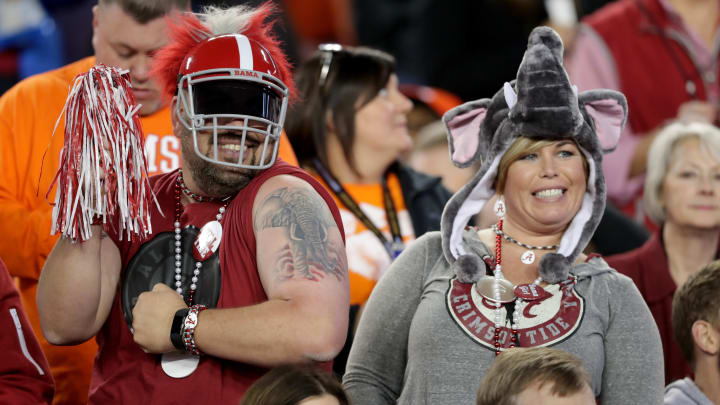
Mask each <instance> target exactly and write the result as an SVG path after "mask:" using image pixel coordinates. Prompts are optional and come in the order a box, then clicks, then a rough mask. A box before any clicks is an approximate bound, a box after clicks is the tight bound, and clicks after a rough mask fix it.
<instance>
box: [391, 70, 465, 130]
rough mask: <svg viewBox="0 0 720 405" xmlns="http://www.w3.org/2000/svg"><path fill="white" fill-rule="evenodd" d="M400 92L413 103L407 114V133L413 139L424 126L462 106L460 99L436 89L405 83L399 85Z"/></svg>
mask: <svg viewBox="0 0 720 405" xmlns="http://www.w3.org/2000/svg"><path fill="white" fill-rule="evenodd" d="M400 92H402V94H404V95H405V97H407V98H409V99H410V100H411V101H412V102H413V108H412V110H410V112H409V113H408V131H410V136H412V137H413V138H414V137H415V135H417V133H418V131H420V129H422V128H423V127H424V126H426V125H428V124H430V123H432V122H434V121H437V120H439V119H440V118H442V116H443V114H445V112H446V111H448V110H449V109H451V108H453V107H457V106H459V105H460V104H462V100H461V99H460V97H458V96H456V95H454V94H452V93H450V92H449V91H446V90H443V89H439V88H436V87H429V86H421V85H418V84H410V83H405V84H401V85H400Z"/></svg>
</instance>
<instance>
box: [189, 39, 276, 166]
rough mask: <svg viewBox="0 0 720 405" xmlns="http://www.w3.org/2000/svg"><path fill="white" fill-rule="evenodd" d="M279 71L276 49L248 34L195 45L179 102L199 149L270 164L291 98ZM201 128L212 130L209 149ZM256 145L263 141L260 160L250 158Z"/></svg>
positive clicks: (237, 162)
mask: <svg viewBox="0 0 720 405" xmlns="http://www.w3.org/2000/svg"><path fill="white" fill-rule="evenodd" d="M279 76H280V73H279V72H278V69H277V66H276V65H275V62H274V60H273V57H272V55H270V53H269V52H268V51H267V50H266V49H265V48H264V47H263V46H262V45H260V44H258V43H257V42H256V41H254V40H252V39H249V38H248V37H246V36H245V35H242V34H228V35H220V36H216V37H212V38H209V39H207V40H204V41H203V42H201V43H199V44H198V45H197V46H195V48H193V50H192V51H190V52H189V53H188V55H187V56H186V57H185V59H184V60H183V63H182V65H181V67H180V72H179V74H178V94H177V96H178V102H177V103H176V112H177V114H178V117H179V119H180V122H181V123H182V124H183V125H184V126H185V127H186V128H187V129H188V130H190V131H192V134H193V143H194V146H195V153H197V155H198V156H200V157H201V158H202V159H204V160H206V161H208V162H212V163H216V164H220V165H225V166H232V167H239V168H245V169H266V168H268V167H270V166H271V165H272V164H273V163H274V162H275V157H276V156H277V150H278V146H279V144H280V134H281V132H282V127H283V122H284V121H285V113H286V111H287V105H288V98H289V90H288V87H287V86H286V85H285V84H284V83H283V82H282V81H281V80H280V79H279ZM181 107H182V110H181ZM198 131H212V147H211V149H210V151H208V153H207V155H206V154H204V153H202V152H200V150H199V149H198V136H197V134H198ZM229 131H238V132H240V133H241V134H242V135H241V136H240V141H239V143H238V142H237V137H238V136H239V134H231V135H228V132H229ZM252 146H257V147H260V146H261V147H262V157H261V158H260V161H259V162H254V161H250V162H245V161H244V155H245V151H246V150H247V149H248V147H252ZM268 152H269V153H268Z"/></svg>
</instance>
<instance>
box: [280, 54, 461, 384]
mask: <svg viewBox="0 0 720 405" xmlns="http://www.w3.org/2000/svg"><path fill="white" fill-rule="evenodd" d="M295 80H296V83H297V86H298V90H299V93H300V99H301V100H302V102H300V103H298V104H297V105H296V106H295V108H294V109H292V110H291V111H290V112H289V113H288V119H287V124H286V126H285V128H286V131H287V134H288V138H289V139H290V141H291V142H292V144H293V147H294V148H295V151H296V153H297V156H298V160H299V161H300V163H301V165H302V166H303V167H304V168H305V169H307V170H309V171H310V172H311V173H312V174H313V175H314V176H315V177H316V178H317V179H318V180H320V181H321V182H322V183H323V184H324V185H325V186H326V187H327V188H328V189H329V190H330V191H331V192H332V193H333V195H334V196H335V201H336V203H337V204H338V206H339V207H340V212H341V214H342V218H343V226H344V228H345V234H346V249H347V255H348V268H349V269H350V304H351V316H350V325H351V326H350V329H351V331H352V329H353V326H352V325H353V323H354V321H355V318H356V315H357V311H359V309H360V306H361V305H363V304H364V303H365V301H367V299H368V297H369V296H370V292H371V291H372V289H373V288H374V287H375V284H376V283H377V281H378V279H380V277H381V276H382V275H383V273H384V272H385V270H386V269H387V268H388V266H389V265H390V263H391V262H392V261H393V260H394V259H395V258H396V257H397V256H398V255H399V254H400V252H401V251H402V250H404V249H405V247H406V246H407V244H409V243H410V242H411V241H413V240H414V239H415V238H416V237H418V236H420V235H422V234H424V233H425V232H427V231H432V230H438V229H440V214H441V212H442V209H443V207H444V205H445V202H446V201H447V200H448V198H449V197H450V193H448V191H447V190H446V189H445V188H443V187H442V185H441V184H440V179H437V178H431V177H428V176H425V175H423V174H420V173H417V172H415V171H414V170H412V169H410V168H409V167H407V166H405V165H404V164H402V163H400V162H398V158H399V157H400V156H401V155H402V154H403V153H404V152H406V151H408V150H410V148H411V147H412V139H411V138H410V135H409V134H408V129H407V118H406V116H407V113H408V111H410V108H411V106H412V104H411V102H410V100H408V99H407V98H406V97H405V96H404V95H403V94H402V93H400V91H399V90H398V82H397V76H396V75H395V64H394V59H393V58H392V56H390V55H388V54H386V53H384V52H381V51H377V50H374V49H369V48H348V47H344V48H343V47H341V46H340V45H337V44H331V45H326V46H325V47H323V48H322V49H321V50H320V51H318V52H316V53H315V55H313V57H311V58H310V59H308V60H307V61H306V62H305V63H303V64H302V65H300V67H299V68H298V70H297V73H296V77H295ZM351 342H352V333H350V334H349V336H348V340H347V343H346V345H345V349H343V352H341V353H340V355H339V356H338V357H337V358H336V359H335V370H336V372H337V373H338V374H340V375H342V373H343V372H344V368H345V357H346V356H347V352H348V350H349V348H350V345H351Z"/></svg>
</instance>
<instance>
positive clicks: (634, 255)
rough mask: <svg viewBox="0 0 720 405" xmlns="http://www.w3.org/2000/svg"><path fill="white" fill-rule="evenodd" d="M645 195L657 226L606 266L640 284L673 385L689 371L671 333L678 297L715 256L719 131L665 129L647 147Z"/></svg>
mask: <svg viewBox="0 0 720 405" xmlns="http://www.w3.org/2000/svg"><path fill="white" fill-rule="evenodd" d="M644 192H645V195H644V204H645V209H646V211H647V213H648V215H649V216H650V218H651V219H652V220H653V221H654V222H655V223H656V224H658V225H659V226H660V229H659V230H658V231H657V232H656V233H655V234H654V235H653V236H652V237H651V238H650V240H648V241H647V242H646V243H645V245H643V246H641V247H640V248H638V249H636V250H632V251H630V252H627V253H623V254H621V255H617V256H610V257H608V258H607V262H608V264H609V265H610V266H611V267H613V268H615V269H617V270H618V271H620V272H621V273H623V274H626V275H627V276H629V277H630V278H632V279H633V281H635V284H636V285H637V286H638V289H639V290H640V292H641V293H642V295H643V298H645V301H646V302H647V304H648V306H649V307H650V311H651V312H652V314H653V317H654V318H655V322H656V323H657V325H658V329H659V330H660V337H661V339H662V344H663V352H664V354H665V380H666V383H669V382H671V381H673V380H677V379H680V378H683V377H685V376H686V375H689V373H690V366H689V365H688V364H687V362H686V361H685V358H684V357H683V355H682V352H681V350H680V348H679V346H678V345H677V343H676V342H675V338H674V336H673V329H672V322H671V318H672V299H673V294H674V293H675V290H676V289H677V287H679V286H681V285H682V284H683V283H684V282H685V280H686V279H687V278H688V277H689V276H690V275H692V274H694V273H695V272H697V271H698V270H699V269H700V268H701V267H703V266H704V265H706V264H708V263H710V262H711V261H713V260H715V259H716V258H717V255H718V242H719V240H720V129H718V128H717V127H714V126H712V125H710V124H705V123H701V122H689V123H686V122H675V123H673V124H670V125H668V126H667V127H665V128H664V129H663V130H662V131H661V132H660V133H659V134H658V135H657V138H656V139H655V140H654V141H653V144H652V146H651V147H650V152H649V155H648V172H647V177H646V178H645V191H644Z"/></svg>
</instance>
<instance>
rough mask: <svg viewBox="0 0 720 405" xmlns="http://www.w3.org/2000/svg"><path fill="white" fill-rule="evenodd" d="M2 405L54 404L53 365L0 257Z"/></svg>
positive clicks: (0, 389) (0, 399)
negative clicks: (51, 372) (44, 352)
mask: <svg viewBox="0 0 720 405" xmlns="http://www.w3.org/2000/svg"><path fill="white" fill-rule="evenodd" d="M0 327H2V331H3V332H2V333H0V344H1V345H2V348H3V349H2V350H3V355H2V362H0V404H12V405H36V404H50V402H52V397H53V380H52V377H51V376H50V367H48V364H47V360H45V356H44V355H43V353H42V350H41V349H40V345H39V344H38V341H37V339H35V336H34V335H33V333H32V329H31V328H30V322H28V319H27V316H26V315H25V310H24V309H23V305H22V302H20V294H18V291H17V288H15V284H14V283H13V280H12V278H10V274H8V272H7V269H6V268H5V265H4V264H3V262H2V260H0Z"/></svg>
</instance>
